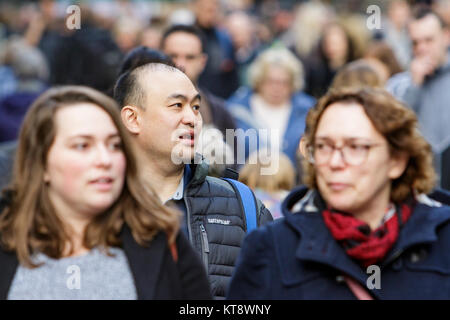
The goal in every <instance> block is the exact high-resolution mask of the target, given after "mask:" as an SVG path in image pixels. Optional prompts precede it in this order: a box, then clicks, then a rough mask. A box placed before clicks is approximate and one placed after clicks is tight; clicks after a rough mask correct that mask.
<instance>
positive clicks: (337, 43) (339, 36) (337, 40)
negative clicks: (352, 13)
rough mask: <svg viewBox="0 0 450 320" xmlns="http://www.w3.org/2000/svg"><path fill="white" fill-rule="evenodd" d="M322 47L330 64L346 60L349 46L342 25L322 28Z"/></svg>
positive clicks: (342, 62)
mask: <svg viewBox="0 0 450 320" xmlns="http://www.w3.org/2000/svg"><path fill="white" fill-rule="evenodd" d="M322 49H323V52H324V54H325V56H326V57H327V58H328V60H329V61H330V62H331V64H333V63H336V64H344V63H345V62H346V60H347V55H348V50H349V47H348V40H347V35H346V33H345V31H344V30H343V29H342V27H340V26H338V25H331V26H329V27H327V28H326V29H325V30H324V36H323V41H322ZM337 67H338V65H337Z"/></svg>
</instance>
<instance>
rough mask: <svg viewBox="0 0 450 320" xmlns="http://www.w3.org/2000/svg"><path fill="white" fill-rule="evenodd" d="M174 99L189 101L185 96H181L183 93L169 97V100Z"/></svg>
mask: <svg viewBox="0 0 450 320" xmlns="http://www.w3.org/2000/svg"><path fill="white" fill-rule="evenodd" d="M172 99H180V100H183V101H187V100H188V98H187V97H186V96H185V95H184V94H181V93H174V94H171V95H170V96H168V97H167V100H172Z"/></svg>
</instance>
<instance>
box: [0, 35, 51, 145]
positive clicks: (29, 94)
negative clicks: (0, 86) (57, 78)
mask: <svg viewBox="0 0 450 320" xmlns="http://www.w3.org/2000/svg"><path fill="white" fill-rule="evenodd" d="M4 64H5V65H7V66H9V67H10V68H11V70H12V71H13V72H14V76H15V78H16V87H15V89H14V91H12V92H10V93H9V94H7V95H5V96H4V97H2V98H1V99H0V143H2V142H7V141H13V140H15V139H17V136H18V134H19V129H20V125H21V124H22V120H23V118H24V116H25V113H26V112H27V110H28V108H29V107H30V105H31V104H32V103H33V101H34V100H35V99H36V98H37V97H38V96H39V95H40V94H41V93H42V92H43V91H44V90H45V89H46V88H47V86H48V79H49V68H48V65H47V61H46V60H45V57H44V56H43V54H42V53H41V52H40V50H39V49H37V48H35V47H32V46H30V45H28V44H27V43H26V42H25V41H24V40H22V39H11V40H9V42H8V44H7V45H6V52H5V56H4Z"/></svg>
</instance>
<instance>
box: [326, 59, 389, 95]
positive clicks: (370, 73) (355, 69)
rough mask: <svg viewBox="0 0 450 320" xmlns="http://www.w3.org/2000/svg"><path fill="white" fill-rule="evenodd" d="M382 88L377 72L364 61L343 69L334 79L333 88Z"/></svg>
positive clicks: (351, 63)
mask: <svg viewBox="0 0 450 320" xmlns="http://www.w3.org/2000/svg"><path fill="white" fill-rule="evenodd" d="M363 86H369V87H380V88H381V87H382V86H383V84H382V81H381V79H380V77H379V75H378V73H377V72H376V70H375V69H374V68H373V67H372V66H371V65H370V64H369V63H367V62H366V61H364V60H356V61H353V62H350V63H349V64H347V65H345V66H344V67H342V68H341V69H340V70H339V72H338V73H337V74H336V76H335V77H334V79H333V82H332V84H331V88H333V89H339V88H347V87H363Z"/></svg>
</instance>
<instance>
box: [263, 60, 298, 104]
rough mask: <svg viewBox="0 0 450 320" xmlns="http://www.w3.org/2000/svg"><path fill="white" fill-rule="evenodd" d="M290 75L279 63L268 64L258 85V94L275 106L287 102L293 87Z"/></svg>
mask: <svg viewBox="0 0 450 320" xmlns="http://www.w3.org/2000/svg"><path fill="white" fill-rule="evenodd" d="M292 81H293V79H292V76H291V74H290V72H289V71H287V70H286V69H285V68H284V67H282V66H280V65H275V64H274V65H269V66H268V67H267V69H266V72H265V74H264V77H263V79H262V81H261V82H260V84H259V85H258V89H257V91H258V94H259V95H260V96H261V97H262V98H263V99H264V100H265V101H266V102H267V103H269V104H271V105H274V106H277V105H281V104H284V103H287V102H289V99H290V97H291V94H292V91H293V87H292Z"/></svg>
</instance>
